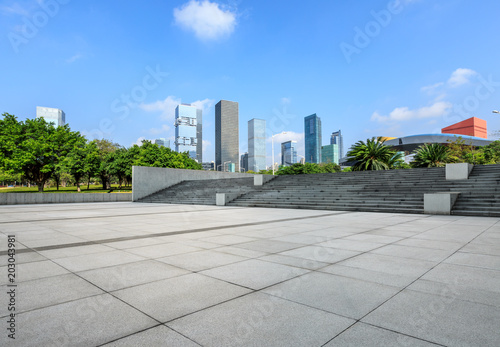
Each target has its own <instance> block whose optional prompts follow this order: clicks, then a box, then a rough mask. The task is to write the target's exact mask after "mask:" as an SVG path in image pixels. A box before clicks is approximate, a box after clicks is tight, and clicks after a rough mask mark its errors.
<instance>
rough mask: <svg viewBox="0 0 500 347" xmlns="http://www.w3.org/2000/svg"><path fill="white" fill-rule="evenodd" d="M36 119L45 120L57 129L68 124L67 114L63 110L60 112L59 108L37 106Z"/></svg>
mask: <svg viewBox="0 0 500 347" xmlns="http://www.w3.org/2000/svg"><path fill="white" fill-rule="evenodd" d="M36 117H37V118H43V119H45V121H46V122H48V123H52V124H54V125H55V126H56V127H57V126H63V125H64V124H66V114H64V111H63V110H60V109H58V108H50V107H40V106H37V107H36Z"/></svg>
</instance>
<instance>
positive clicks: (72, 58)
mask: <svg viewBox="0 0 500 347" xmlns="http://www.w3.org/2000/svg"><path fill="white" fill-rule="evenodd" d="M82 57H83V55H81V54H80V53H77V54H75V55H74V56H72V57H71V58H69V59H66V62H67V63H68V64H71V63H74V62H75V61H77V60H78V59H81V58H82Z"/></svg>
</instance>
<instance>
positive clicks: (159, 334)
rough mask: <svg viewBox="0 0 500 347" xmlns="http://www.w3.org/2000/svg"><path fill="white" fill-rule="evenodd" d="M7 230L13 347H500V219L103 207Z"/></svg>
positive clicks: (4, 314)
mask: <svg viewBox="0 0 500 347" xmlns="http://www.w3.org/2000/svg"><path fill="white" fill-rule="evenodd" d="M0 231H1V234H0V245H1V248H0V266H1V271H0V285H2V290H1V293H0V316H1V320H0V332H1V336H0V345H1V346H100V345H105V346H266V347H267V346H329V347H330V346H436V345H437V346H500V218H480V217H460V216H429V215H405V214H389V213H359V212H333V211H313V210H293V209H289V210H285V209H260V208H238V207H216V206H189V205H163V204H140V203H89V204H57V205H56V204H54V205H23V206H0ZM9 235H11V236H9ZM9 239H10V240H9ZM9 241H12V242H9ZM8 249H11V250H12V249H15V251H16V254H15V256H11V255H9V253H8ZM10 252H12V251H10ZM10 264H15V267H14V266H12V265H10ZM12 269H14V270H12ZM9 274H11V275H12V274H14V275H15V277H13V276H9ZM13 308H14V309H15V311H13ZM11 313H15V315H10V314H11ZM9 321H10V322H9ZM9 329H10V330H9ZM12 334H14V335H12ZM9 335H11V337H15V339H12V338H11V337H9Z"/></svg>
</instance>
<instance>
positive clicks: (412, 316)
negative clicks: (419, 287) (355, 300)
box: [363, 290, 500, 347]
mask: <svg viewBox="0 0 500 347" xmlns="http://www.w3.org/2000/svg"><path fill="white" fill-rule="evenodd" d="M363 321H364V322H367V323H370V324H373V325H377V326H380V327H383V328H386V329H390V330H393V331H398V332H400V333H402V334H408V335H411V336H415V337H417V338H421V339H425V340H427V341H431V342H434V343H440V344H442V345H445V346H484V347H488V346H492V347H493V346H495V347H496V346H499V345H500V332H499V330H498V327H499V326H500V310H498V307H495V306H487V305H480V304H476V303H471V302H467V301H461V300H459V299H452V298H449V297H444V296H438V295H430V294H424V293H419V292H414V291H409V290H406V291H404V292H402V293H400V294H398V295H397V296H396V297H394V298H393V299H392V300H389V301H388V302H387V303H385V304H384V305H382V306H381V307H379V308H378V309H377V310H375V311H374V312H372V313H370V314H369V315H368V316H367V317H366V318H364V319H363Z"/></svg>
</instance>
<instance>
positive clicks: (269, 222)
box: [0, 210, 352, 256]
mask: <svg viewBox="0 0 500 347" xmlns="http://www.w3.org/2000/svg"><path fill="white" fill-rule="evenodd" d="M210 211H212V210H210ZM348 213H352V212H345V213H328V214H320V215H313V216H305V217H296V218H286V219H277V220H269V221H262V222H253V223H243V224H231V225H223V226H220V227H209V228H199V229H192V230H179V231H173V232H165V233H159V234H150V235H137V236H128V237H119V238H112V239H104V240H99V241H84V242H76V243H68V244H62V245H52V246H43V247H35V248H30V247H28V248H24V249H20V250H17V251H16V253H17V254H19V253H29V252H40V251H49V250H53V249H61V248H71V247H81V246H89V245H101V244H104V243H112V242H119V241H129V240H139V239H147V238H151V237H162V236H173V235H182V234H189V233H197V232H203V231H213V230H220V229H230V228H239V227H246V226H253V225H265V224H273V223H280V222H285V221H293V220H305V219H312V218H322V217H330V216H337V215H343V214H348ZM6 254H7V251H0V256H2V255H6Z"/></svg>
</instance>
